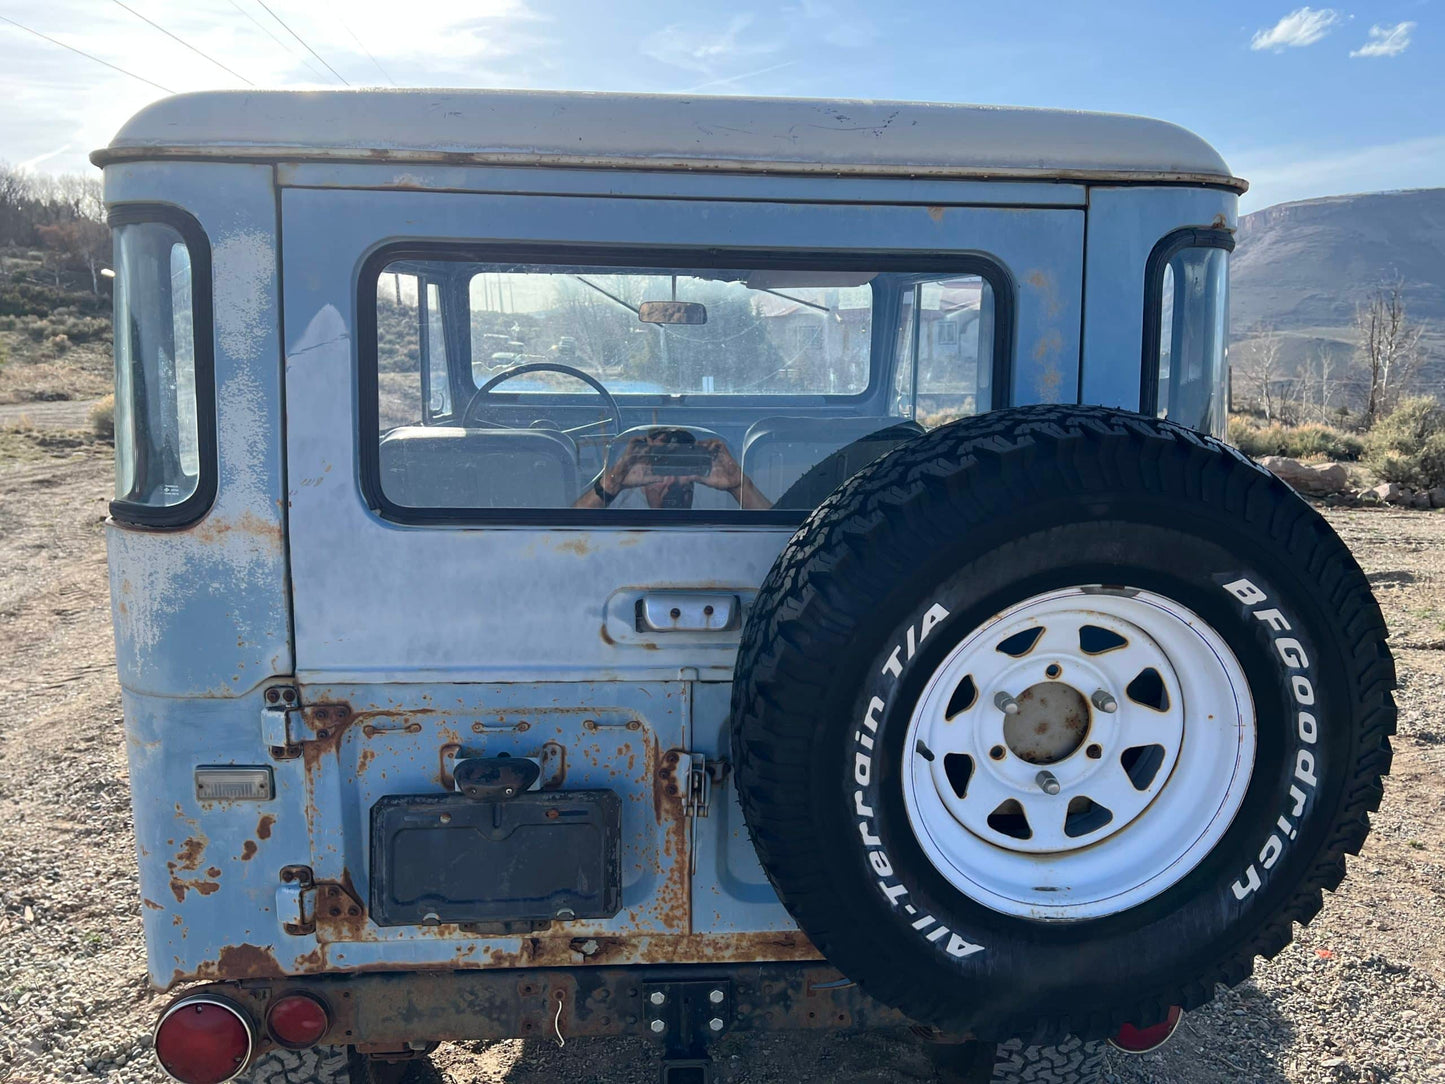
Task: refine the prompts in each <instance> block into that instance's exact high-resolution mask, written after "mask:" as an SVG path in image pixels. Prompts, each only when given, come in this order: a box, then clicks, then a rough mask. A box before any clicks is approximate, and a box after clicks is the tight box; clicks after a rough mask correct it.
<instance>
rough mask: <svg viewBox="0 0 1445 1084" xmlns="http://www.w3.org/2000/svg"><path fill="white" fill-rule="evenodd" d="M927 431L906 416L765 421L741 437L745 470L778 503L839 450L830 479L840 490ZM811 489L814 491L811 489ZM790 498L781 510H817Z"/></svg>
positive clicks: (829, 472) (755, 483) (831, 488)
mask: <svg viewBox="0 0 1445 1084" xmlns="http://www.w3.org/2000/svg"><path fill="white" fill-rule="evenodd" d="M922 432H923V427H922V426H921V425H919V424H918V423H917V422H914V421H910V420H909V419H907V418H857V417H852V418H818V417H808V418H786V417H775V418H763V419H761V420H759V421H757V422H755V423H753V425H752V426H751V428H749V429H748V433H747V436H746V437H744V438H743V458H742V467H743V472H744V473H745V474H746V475H747V476H748V477H749V478H751V479H752V480H753V484H754V485H755V486H757V487H758V488H759V489H760V490H762V491H763V493H764V495H765V496H767V498H768V499H769V500H771V501H773V502H775V503H777V502H779V500H780V498H782V497H783V496H784V495H785V494H787V493H788V491H789V490H790V489H791V488H792V486H793V483H795V482H796V481H797V480H798V479H799V478H801V477H803V475H805V474H807V473H808V472H809V471H810V470H812V469H813V468H814V467H815V466H818V465H819V464H821V463H822V462H823V461H824V460H826V459H828V458H829V457H830V456H834V455H835V453H837V452H838V451H840V450H841V449H844V448H846V449H848V452H847V454H845V455H843V456H838V457H836V458H835V459H834V461H833V462H832V463H831V464H830V465H829V467H828V469H827V471H826V473H827V474H828V476H829V478H832V477H834V476H835V475H836V481H834V482H833V484H832V485H831V486H829V487H828V490H827V492H831V491H832V490H833V489H835V488H837V486H839V485H842V484H843V482H844V481H845V480H846V479H848V478H849V477H851V476H852V475H854V474H856V473H857V472H858V471H860V470H862V469H863V468H864V467H866V466H867V465H868V464H869V463H871V462H873V460H875V459H877V458H878V457H879V456H880V455H882V454H883V453H884V452H886V451H889V450H890V449H892V448H894V447H895V446H897V445H899V444H902V443H903V442H904V441H905V440H909V439H911V438H912V437H914V436H917V435H918V434H920V433H922ZM809 488H810V490H811V489H812V488H813V487H811V486H810V487H809ZM816 504H817V502H816V501H815V502H813V503H812V504H807V505H799V504H795V503H793V502H792V501H791V500H790V501H789V502H788V503H787V504H779V507H809V508H811V507H814V506H815V505H816Z"/></svg>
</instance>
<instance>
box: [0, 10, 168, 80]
mask: <svg viewBox="0 0 1445 1084" xmlns="http://www.w3.org/2000/svg"><path fill="white" fill-rule="evenodd" d="M0 19H3V20H5V22H7V23H9V24H10V25H11V26H18V27H19V28H20V29H21V30H23V31H25V32H26V33H27V34H34V35H35V36H36V37H37V38H44V39H45V40H46V41H48V42H50V44H51V45H58V46H60V47H61V48H62V49H69V50H70V51H71V52H72V53H79V54H80V55H81V56H83V57H85V59H87V60H93V61H95V62H96V63H97V64H104V65H105V66H106V67H107V68H109V69H110V70H111V71H117V72H120V74H121V75H128V76H130V77H131V78H132V79H139V80H140V81H141V82H142V83H148V84H149V85H151V86H153V87H155V88H156V89H157V90H163V91H165V92H166V93H167V94H174V93H175V91H174V90H172V89H171V88H170V87H163V86H161V85H160V84H159V83H157V82H155V81H154V80H153V79H147V78H146V77H145V76H144V75H137V74H136V73H135V72H128V71H126V70H125V69H124V68H122V67H118V66H117V65H115V64H112V63H111V62H110V61H109V60H101V59H100V57H98V56H91V54H89V53H87V52H86V51H85V50H84V49H77V48H76V47H75V46H74V45H66V44H65V42H63V41H59V40H57V39H55V38H52V37H51V36H50V35H49V34H42V33H41V32H40V31H38V30H31V29H30V27H28V26H26V25H25V24H24V23H17V22H16V21H15V20H14V19H12V18H10V16H8V15H0Z"/></svg>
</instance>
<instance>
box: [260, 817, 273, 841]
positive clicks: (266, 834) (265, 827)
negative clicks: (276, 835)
mask: <svg viewBox="0 0 1445 1084" xmlns="http://www.w3.org/2000/svg"><path fill="white" fill-rule="evenodd" d="M275 823H276V818H275V816H273V815H272V814H270V813H263V814H262V815H261V819H260V820H258V821H257V822H256V838H257V839H270V838H271V826H272V825H273V824H275Z"/></svg>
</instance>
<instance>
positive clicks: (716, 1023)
mask: <svg viewBox="0 0 1445 1084" xmlns="http://www.w3.org/2000/svg"><path fill="white" fill-rule="evenodd" d="M707 1026H708V1027H710V1028H712V1029H713V1031H721V1030H722V1029H723V1022H722V1018H721V1017H718V1016H714V1017H713V1018H712V1019H711V1020H709V1021H708V1022H707Z"/></svg>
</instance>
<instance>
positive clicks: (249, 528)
mask: <svg viewBox="0 0 1445 1084" xmlns="http://www.w3.org/2000/svg"><path fill="white" fill-rule="evenodd" d="M191 534H192V536H193V537H195V538H196V539H198V540H200V541H201V542H203V543H206V544H210V545H214V544H216V543H219V542H221V541H223V540H224V539H226V538H227V537H228V536H230V535H232V534H237V535H246V536H249V537H251V538H258V539H260V540H261V541H262V542H265V543H266V544H267V545H268V546H274V547H275V548H276V549H277V550H279V549H280V548H281V525H280V524H279V523H275V522H272V521H270V520H265V519H262V518H261V517H260V516H258V515H256V513H254V512H242V513H241V514H240V515H239V516H237V517H235V518H234V519H223V518H218V517H216V516H207V517H206V518H205V519H203V520H201V522H200V523H199V524H198V525H197V526H196V527H194V528H192V531H191Z"/></svg>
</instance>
